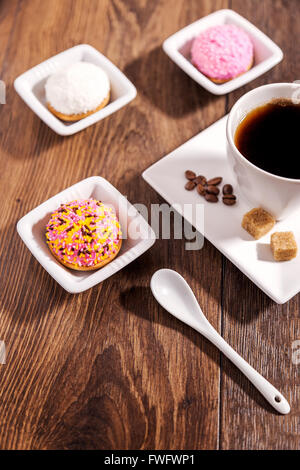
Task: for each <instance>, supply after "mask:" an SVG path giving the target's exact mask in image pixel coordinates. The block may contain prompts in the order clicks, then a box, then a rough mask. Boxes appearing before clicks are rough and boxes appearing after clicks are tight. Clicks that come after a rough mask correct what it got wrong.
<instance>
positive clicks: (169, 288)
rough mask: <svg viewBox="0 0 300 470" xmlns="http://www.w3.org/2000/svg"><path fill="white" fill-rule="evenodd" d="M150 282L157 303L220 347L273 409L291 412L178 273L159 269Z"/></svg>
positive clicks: (283, 400)
mask: <svg viewBox="0 0 300 470" xmlns="http://www.w3.org/2000/svg"><path fill="white" fill-rule="evenodd" d="M150 285H151V290H152V293H153V295H154V297H155V298H156V300H157V301H158V303H160V305H161V306H162V307H164V308H165V309H166V310H167V311H168V312H169V313H171V314H172V315H174V317H176V318H178V319H179V320H181V321H182V322H184V323H186V324H187V325H189V326H191V327H192V328H194V330H196V331H198V332H199V333H201V334H202V335H203V336H205V337H206V338H207V339H208V340H209V341H211V342H212V343H213V344H214V345H215V346H216V347H217V348H219V349H220V351H222V352H223V353H224V354H225V356H227V357H228V359H230V360H231V361H232V362H233V363H234V364H235V365H236V367H238V368H239V369H240V370H241V371H242V372H243V374H245V376H246V377H248V379H249V380H250V382H252V383H253V385H254V386H255V387H256V388H257V389H258V390H259V391H260V393H261V394H262V395H263V396H264V397H265V399H266V400H267V401H268V402H269V403H270V404H271V405H272V406H273V407H274V408H275V410H276V411H278V412H279V413H282V414H287V413H289V412H290V405H289V404H288V402H287V400H286V399H285V398H284V396H283V395H281V393H280V392H278V390H276V388H275V387H273V385H271V384H270V382H268V381H267V380H266V379H264V377H263V376H262V375H260V374H259V373H258V372H256V370H254V369H253V367H251V366H250V365H249V364H248V363H247V362H246V361H245V360H244V359H243V358H242V357H241V356H239V355H238V354H237V353H236V352H235V351H234V350H233V349H232V348H231V347H230V346H229V344H227V343H226V341H225V340H224V339H223V338H222V336H220V335H219V333H217V331H216V330H215V329H214V328H213V327H212V326H211V324H210V323H209V321H208V320H207V319H206V317H205V316H204V314H203V312H202V310H201V308H200V306H199V304H198V302H197V300H196V297H195V296H194V294H193V292H192V290H191V288H190V286H189V285H188V283H187V282H186V281H185V280H184V279H183V277H182V276H180V274H178V273H177V272H176V271H173V270H172V269H160V270H159V271H156V273H154V274H153V276H152V279H151V284H150Z"/></svg>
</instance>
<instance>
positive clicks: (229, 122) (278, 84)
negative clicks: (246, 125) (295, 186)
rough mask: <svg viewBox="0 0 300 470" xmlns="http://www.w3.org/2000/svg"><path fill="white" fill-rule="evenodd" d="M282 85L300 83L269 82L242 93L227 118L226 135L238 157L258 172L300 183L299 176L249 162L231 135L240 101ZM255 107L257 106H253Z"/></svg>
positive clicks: (290, 86)
mask: <svg viewBox="0 0 300 470" xmlns="http://www.w3.org/2000/svg"><path fill="white" fill-rule="evenodd" d="M282 85H286V86H288V87H289V88H292V87H299V86H300V85H299V83H289V82H282V83H269V84H267V85H262V86H259V87H257V88H254V89H253V90H250V91H248V92H247V93H245V94H244V95H242V96H241V97H240V98H239V99H238V100H237V101H236V102H235V103H234V105H233V107H232V108H231V110H230V112H229V115H228V119H227V124H226V136H227V141H228V143H229V145H230V146H231V148H232V150H233V151H234V152H235V153H236V154H237V155H238V157H239V158H240V159H241V160H242V161H243V163H244V164H246V165H248V166H250V167H251V168H253V169H255V170H256V171H257V172H258V173H261V174H263V175H267V176H269V177H272V178H273V179H275V180H281V181H286V182H287V181H289V182H291V183H299V184H300V179H297V178H287V177H285V176H279V175H274V174H273V173H269V172H268V171H266V170H263V169H262V168H259V167H258V166H256V165H254V164H253V163H251V162H249V160H247V158H246V157H244V155H243V154H242V153H241V152H240V151H239V150H238V148H237V147H236V145H235V143H234V139H233V137H232V135H231V132H230V128H231V124H232V119H233V115H234V113H235V111H236V109H237V107H238V105H239V104H240V102H241V101H242V100H243V99H244V98H245V97H246V96H247V97H248V96H250V95H254V94H255V93H256V92H257V91H258V90H261V89H262V88H277V87H279V86H282ZM253 109H255V108H253Z"/></svg>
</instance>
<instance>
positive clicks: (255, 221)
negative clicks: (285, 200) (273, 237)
mask: <svg viewBox="0 0 300 470" xmlns="http://www.w3.org/2000/svg"><path fill="white" fill-rule="evenodd" d="M274 225H275V219H274V217H272V216H271V214H269V213H268V212H267V211H265V210H264V209H262V208H261V207H259V208H257V207H256V208H254V209H252V210H251V211H249V212H247V213H246V214H245V215H244V217H243V220H242V227H243V228H244V229H245V230H247V232H248V233H250V235H252V237H254V238H255V240H258V239H259V238H261V237H262V236H263V235H265V234H266V233H268V232H269V231H270V230H271V229H272V228H273V227H274Z"/></svg>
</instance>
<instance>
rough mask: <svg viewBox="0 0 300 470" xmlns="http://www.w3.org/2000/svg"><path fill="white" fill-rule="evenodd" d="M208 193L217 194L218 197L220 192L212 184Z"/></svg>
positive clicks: (207, 189) (208, 187)
mask: <svg viewBox="0 0 300 470" xmlns="http://www.w3.org/2000/svg"><path fill="white" fill-rule="evenodd" d="M206 192H208V193H209V194H215V195H216V196H217V195H218V194H219V192H220V190H219V188H217V187H216V186H213V185H212V184H211V185H210V186H207V188H206Z"/></svg>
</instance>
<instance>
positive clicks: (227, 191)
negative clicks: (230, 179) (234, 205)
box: [223, 184, 233, 194]
mask: <svg viewBox="0 0 300 470" xmlns="http://www.w3.org/2000/svg"><path fill="white" fill-rule="evenodd" d="M232 193H233V187H232V186H231V184H225V185H224V186H223V194H232Z"/></svg>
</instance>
